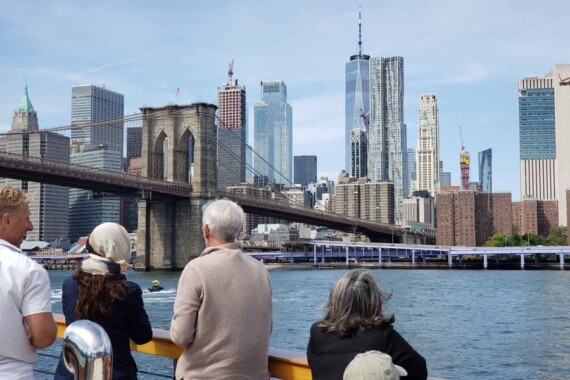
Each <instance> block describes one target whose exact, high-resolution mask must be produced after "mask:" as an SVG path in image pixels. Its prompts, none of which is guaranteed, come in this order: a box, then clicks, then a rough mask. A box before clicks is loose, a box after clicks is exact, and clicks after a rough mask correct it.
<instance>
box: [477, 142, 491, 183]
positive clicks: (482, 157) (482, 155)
mask: <svg viewBox="0 0 570 380" xmlns="http://www.w3.org/2000/svg"><path fill="white" fill-rule="evenodd" d="M479 185H481V188H482V189H483V192H485V193H492V192H493V150H492V149H491V148H489V149H485V150H484V151H482V152H479Z"/></svg>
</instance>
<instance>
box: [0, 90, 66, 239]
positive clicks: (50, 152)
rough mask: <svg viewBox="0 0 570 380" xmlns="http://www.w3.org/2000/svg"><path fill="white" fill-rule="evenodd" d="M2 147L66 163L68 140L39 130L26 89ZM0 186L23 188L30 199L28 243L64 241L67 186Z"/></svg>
mask: <svg viewBox="0 0 570 380" xmlns="http://www.w3.org/2000/svg"><path fill="white" fill-rule="evenodd" d="M25 132H34V133H30V134H28V133H25ZM1 145H2V146H3V147H4V150H5V151H6V152H7V153H12V154H17V155H22V156H27V157H36V158H42V159H47V160H51V161H62V162H69V137H66V136H63V135H60V134H57V133H54V132H49V131H39V123H38V116H37V112H36V111H35V110H34V107H33V106H32V102H31V101H30V98H29V96H28V87H27V86H26V87H25V90H24V96H23V98H22V101H21V103H20V106H19V107H18V108H17V109H16V110H15V111H14V117H13V119H12V129H11V131H10V132H9V133H8V135H7V136H6V137H4V138H3V142H2V144H1ZM2 183H3V184H4V185H6V186H12V187H17V188H19V189H22V190H23V191H25V192H27V193H28V194H29V195H31V197H32V199H31V201H30V204H29V206H30V221H31V222H32V224H33V226H34V229H33V231H30V232H28V234H27V237H26V238H27V239H28V240H42V241H47V242H52V241H55V240H60V241H61V240H64V239H66V238H67V205H68V201H69V192H68V189H67V188H66V187H62V186H56V185H50V184H43V183H38V182H31V181H22V180H16V179H9V178H6V179H4V180H3V181H2Z"/></svg>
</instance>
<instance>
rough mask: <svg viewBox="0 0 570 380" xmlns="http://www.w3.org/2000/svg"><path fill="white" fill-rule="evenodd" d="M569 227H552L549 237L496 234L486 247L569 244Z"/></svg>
mask: <svg viewBox="0 0 570 380" xmlns="http://www.w3.org/2000/svg"><path fill="white" fill-rule="evenodd" d="M567 238H568V228H567V227H552V228H550V231H549V233H548V236H547V237H544V236H540V235H537V234H524V235H522V236H521V235H519V234H513V235H510V236H509V235H505V234H494V235H493V236H491V237H490V238H489V240H487V242H486V243H485V246H486V247H524V246H537V245H568V243H567Z"/></svg>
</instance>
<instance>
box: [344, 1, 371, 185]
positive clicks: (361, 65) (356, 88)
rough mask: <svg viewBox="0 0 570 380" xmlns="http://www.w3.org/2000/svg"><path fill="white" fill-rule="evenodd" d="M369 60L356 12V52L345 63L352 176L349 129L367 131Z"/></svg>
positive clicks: (347, 132) (348, 167) (347, 155)
mask: <svg viewBox="0 0 570 380" xmlns="http://www.w3.org/2000/svg"><path fill="white" fill-rule="evenodd" d="M369 60H370V56H369V55H366V54H362V23H361V17H360V12H358V54H355V55H351V56H350V61H349V62H347V63H346V65H345V105H344V107H345V108H344V110H345V111H344V115H345V116H344V117H345V121H344V125H345V131H344V141H345V170H347V171H348V174H349V175H352V176H355V174H354V173H352V172H351V170H352V165H351V160H352V156H353V155H352V153H351V150H350V149H351V135H350V131H352V130H353V129H357V128H358V129H361V130H362V131H364V135H365V136H366V133H367V132H368V125H367V124H368V109H369V97H368V92H369V63H370V62H369Z"/></svg>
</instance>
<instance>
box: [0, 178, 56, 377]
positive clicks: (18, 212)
mask: <svg viewBox="0 0 570 380" xmlns="http://www.w3.org/2000/svg"><path fill="white" fill-rule="evenodd" d="M28 203H29V198H28V196H27V195H26V194H25V193H23V192H22V191H21V190H19V189H15V188H11V187H4V188H0V337H2V342H3V344H0V379H12V380H28V379H33V378H34V373H33V364H34V363H35V362H36V349H38V348H44V347H47V346H49V345H51V344H52V343H53V341H54V340H55V337H56V333H57V329H56V326H55V322H54V320H53V316H52V314H51V287H50V283H49V277H48V275H47V272H46V271H45V269H43V268H42V267H41V266H40V265H38V264H37V263H35V262H34V261H33V260H31V259H29V258H28V257H27V256H25V255H23V254H22V252H21V251H20V249H19V248H18V247H19V246H20V245H21V244H22V241H23V240H24V238H25V237H26V233H27V232H28V231H31V230H32V228H33V226H32V223H31V222H30V209H29V207H28Z"/></svg>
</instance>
